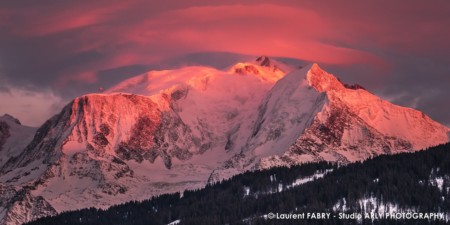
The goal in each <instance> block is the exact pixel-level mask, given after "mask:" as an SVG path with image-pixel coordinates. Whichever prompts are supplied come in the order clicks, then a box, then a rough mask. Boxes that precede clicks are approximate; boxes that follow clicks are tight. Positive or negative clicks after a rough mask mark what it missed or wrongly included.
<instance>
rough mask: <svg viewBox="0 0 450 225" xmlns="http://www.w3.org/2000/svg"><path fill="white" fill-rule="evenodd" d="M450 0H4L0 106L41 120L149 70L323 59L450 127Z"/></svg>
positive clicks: (351, 79)
mask: <svg viewBox="0 0 450 225" xmlns="http://www.w3.org/2000/svg"><path fill="white" fill-rule="evenodd" d="M449 12H450V1H447V0H442V1H440V0H433V1H423V0H420V1H415V0H410V1H387V0H382V1H359V0H358V1H356V0H355V1H300V0H277V1H264V0H258V1H254V0H245V1H234V0H221V1H212V0H204V1H203V0H190V1H187V0H186V1H183V0H182V1H153V0H152V1H148V0H135V1H123V0H121V1H114V0H96V1H46V0H41V1H20V0H19V1H1V2H0V115H2V114H3V113H9V114H11V115H13V116H16V117H18V118H19V119H20V120H21V121H22V122H23V123H24V124H26V125H33V126H39V125H40V124H42V123H43V122H44V121H45V120H46V119H48V118H49V117H50V116H52V115H53V114H55V113H57V112H58V111H59V110H60V109H61V108H62V106H64V105H65V104H66V103H68V101H70V100H71V99H72V98H74V97H76V96H79V95H82V94H86V93H90V92H95V91H97V90H98V88H99V87H106V88H107V87H109V86H111V85H113V84H114V83H116V82H119V81H120V80H123V79H125V78H127V77H131V76H134V75H138V74H139V73H142V72H145V71H148V70H151V69H165V68H176V67H179V66H183V65H193V64H201V63H203V64H205V65H212V66H214V65H215V66H218V65H226V63H227V62H228V61H229V62H230V63H231V62H232V61H233V60H234V59H239V58H240V57H244V56H249V55H250V56H258V55H268V56H274V57H283V58H295V59H300V60H302V61H308V62H317V63H319V65H321V66H322V67H323V68H324V69H325V70H327V71H328V72H330V73H333V74H335V75H336V76H338V77H340V78H341V79H342V80H343V81H345V82H348V83H359V84H361V85H362V86H364V87H366V89H368V90H369V91H371V92H372V93H375V94H377V95H379V96H381V97H383V98H385V99H387V100H389V101H392V102H393V103H396V104H399V105H402V106H407V107H413V108H416V109H419V110H421V111H423V112H425V113H426V114H428V115H429V116H431V117H432V118H433V119H435V120H437V121H439V122H441V123H443V124H445V125H447V126H450V113H449V111H450V88H449V87H450V29H449V28H450V13H449Z"/></svg>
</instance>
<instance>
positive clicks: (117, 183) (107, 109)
mask: <svg viewBox="0 0 450 225" xmlns="http://www.w3.org/2000/svg"><path fill="white" fill-rule="evenodd" d="M448 132H449V129H448V128H447V127H445V126H443V125H441V124H439V123H437V122H435V121H433V120H432V119H430V118H429V117H427V116H426V115H424V114H423V113H421V112H419V111H416V110H414V109H410V108H404V107H400V106H396V105H393V104H391V103H389V102H387V101H385V100H383V99H381V98H379V97H377V96H375V95H373V94H371V93H369V92H368V91H366V90H364V89H361V88H350V87H348V86H346V85H344V84H343V83H341V82H340V81H339V80H338V79H337V78H335V77H334V76H333V75H331V74H329V73H327V72H325V71H324V70H322V69H321V68H320V67H319V66H318V65H317V64H313V65H309V66H305V67H303V68H302V69H295V68H294V67H290V66H288V65H284V64H282V63H280V62H277V61H276V60H272V59H269V58H267V57H260V58H258V60H257V61H256V62H243V63H237V64H235V65H233V66H231V67H230V68H228V69H226V70H224V71H220V70H216V69H212V68H208V67H185V68H181V69H178V70H166V71H151V72H148V73H145V74H142V75H139V76H136V77H133V78H130V79H128V80H125V81H123V82H121V83H120V84H118V85H116V86H114V87H112V88H110V89H109V90H106V91H105V92H104V93H103V94H90V95H85V96H81V97H78V98H76V99H74V100H73V101H72V102H70V103H69V104H68V105H67V106H65V107H64V108H63V110H62V111H61V113H59V114H58V115H55V116H54V117H52V118H51V119H49V120H48V121H47V122H46V123H45V124H44V125H43V126H41V127H40V128H39V129H38V130H37V131H36V133H35V135H34V138H33V139H32V140H30V142H29V144H28V145H27V146H24V147H23V149H21V150H20V151H17V152H18V153H17V154H15V155H11V156H10V157H6V158H3V159H2V160H4V163H3V165H2V167H1V169H0V175H1V176H0V196H2V197H1V198H2V201H0V215H1V218H0V224H19V223H22V222H25V221H29V220H32V219H35V218H37V217H39V216H45V215H53V214H55V213H56V212H62V211H67V210H71V209H78V208H86V207H101V208H106V207H109V206H111V205H113V204H119V203H122V202H125V201H130V200H142V199H147V198H149V197H151V196H155V195H159V194H163V193H173V192H182V191H183V190H186V189H195V188H201V187H204V186H205V185H206V184H207V183H208V182H214V181H217V180H220V179H224V178H228V177H230V176H233V175H236V174H238V173H242V172H244V171H247V170H252V169H258V168H269V167H272V166H279V165H285V166H286V165H293V164H299V163H304V162H311V161H323V160H326V161H334V162H342V163H348V162H352V161H356V160H364V159H366V158H368V157H372V156H376V155H380V154H394V153H399V152H409V151H415V150H419V149H422V148H425V147H428V146H432V145H437V144H440V143H444V142H448V141H449V137H448ZM1 151H3V150H0V153H1ZM0 156H3V155H1V154H0Z"/></svg>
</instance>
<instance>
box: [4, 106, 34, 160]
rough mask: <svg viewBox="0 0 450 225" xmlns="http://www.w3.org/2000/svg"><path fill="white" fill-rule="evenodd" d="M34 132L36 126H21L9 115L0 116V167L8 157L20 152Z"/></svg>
mask: <svg viewBox="0 0 450 225" xmlns="http://www.w3.org/2000/svg"><path fill="white" fill-rule="evenodd" d="M35 132H36V128H34V127H27V126H23V125H22V124H21V123H20V121H19V120H18V119H16V118H14V117H12V116H11V115H8V114H5V115H3V116H1V117H0V168H1V167H2V166H3V164H4V163H5V162H6V161H7V160H8V159H9V158H11V157H14V156H17V155H19V154H20V152H21V151H22V150H23V149H24V148H25V147H26V145H27V144H28V143H30V142H31V140H32V138H33V135H34V133H35Z"/></svg>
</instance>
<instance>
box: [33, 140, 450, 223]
mask: <svg viewBox="0 0 450 225" xmlns="http://www.w3.org/2000/svg"><path fill="white" fill-rule="evenodd" d="M449 190H450V144H445V145H440V146H437V147H433V148H430V149H427V150H426V151H419V152H416V153H404V154H398V155H386V156H380V157H376V158H373V159H369V160H366V161H365V162H361V163H353V164H349V165H346V166H338V165H333V164H330V163H325V162H321V163H311V164H305V165H300V166H295V167H291V168H273V169H270V170H264V171H253V172H247V173H244V174H241V175H238V176H235V177H233V178H231V179H230V180H227V181H223V182H220V183H217V184H215V185H212V186H208V187H206V188H205V189H201V190H196V191H185V192H184V193H182V194H179V193H178V194H172V195H163V196H159V197H155V198H152V199H150V200H147V201H143V202H130V203H126V204H122V205H118V206H114V207H111V208H110V209H108V210H106V211H104V210H98V209H93V208H91V209H83V210H79V211H74V212H67V213H62V214H60V215H58V216H56V217H51V218H42V219H39V220H37V221H35V222H32V223H29V225H43V224H45V225H53V224H54V225H63V224H71V225H74V224H86V225H88V224H92V225H93V224H96V225H102V224H116V225H140V224H142V225H144V224H145V225H148V224H169V223H171V222H174V221H175V223H173V224H192V225H200V224H205V225H211V224H449V223H448V222H447V221H448V220H445V218H443V219H442V218H441V219H419V220H417V219H416V220H413V219H392V218H379V219H364V218H362V219H359V220H357V219H339V216H340V214H339V213H343V212H345V213H347V214H352V213H362V215H364V214H365V213H375V214H377V213H383V214H384V213H388V212H391V213H406V212H410V213H412V212H416V213H443V215H445V217H448V216H449V217H450V191H449ZM307 212H311V213H317V212H321V213H331V214H330V215H331V216H330V218H329V219H324V220H306V219H301V220H298V219H285V220H282V219H269V217H271V216H273V214H270V213H274V214H276V213H279V214H280V215H281V214H282V213H295V214H302V213H305V214H306V213H307ZM441 215H442V214H441Z"/></svg>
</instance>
